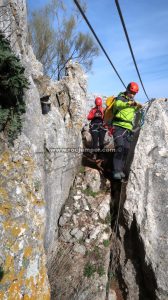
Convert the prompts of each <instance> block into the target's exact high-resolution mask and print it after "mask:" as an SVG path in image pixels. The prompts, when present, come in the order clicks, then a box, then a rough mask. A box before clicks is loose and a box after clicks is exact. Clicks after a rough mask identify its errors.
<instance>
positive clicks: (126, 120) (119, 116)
mask: <svg viewBox="0 0 168 300" xmlns="http://www.w3.org/2000/svg"><path fill="white" fill-rule="evenodd" d="M131 101H132V100H131V99H130V98H128V97H127V96H126V95H125V94H124V93H120V94H119V95H118V96H117V97H116V99H115V102H114V104H113V115H114V117H113V121H112V123H113V125H116V126H120V127H123V128H126V129H129V130H132V129H133V125H134V124H133V122H134V118H135V113H136V111H137V110H138V108H137V107H136V106H130V102H131Z"/></svg>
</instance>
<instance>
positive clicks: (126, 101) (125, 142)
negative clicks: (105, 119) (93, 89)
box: [112, 82, 142, 180]
mask: <svg viewBox="0 0 168 300" xmlns="http://www.w3.org/2000/svg"><path fill="white" fill-rule="evenodd" d="M138 91H139V87H138V84H137V83H136V82H130V83H129V84H128V86H127V89H126V91H125V92H123V93H120V94H119V95H118V96H117V97H116V99H115V102H114V105H113V116H114V117H113V120H112V124H113V126H114V134H113V137H114V144H115V152H114V154H113V172H112V177H113V179H116V180H121V179H122V178H124V177H125V173H124V169H125V164H126V160H127V157H128V153H129V149H130V145H131V140H132V135H133V132H132V130H133V126H134V119H135V114H136V112H137V111H138V110H139V109H140V108H141V107H142V105H141V104H139V103H137V102H136V101H134V97H135V95H136V94H137V93H138Z"/></svg>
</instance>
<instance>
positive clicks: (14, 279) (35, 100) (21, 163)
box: [0, 0, 86, 300]
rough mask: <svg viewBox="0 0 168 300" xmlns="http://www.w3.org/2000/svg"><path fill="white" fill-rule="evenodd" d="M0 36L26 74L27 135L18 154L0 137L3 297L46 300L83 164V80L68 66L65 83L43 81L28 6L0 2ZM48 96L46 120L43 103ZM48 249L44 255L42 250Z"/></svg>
mask: <svg viewBox="0 0 168 300" xmlns="http://www.w3.org/2000/svg"><path fill="white" fill-rule="evenodd" d="M0 11H1V14H0V21H1V22H0V30H1V31H3V32H4V34H5V36H6V37H8V39H9V40H10V43H11V47H12V49H13V51H14V52H15V53H16V54H17V55H18V56H19V58H20V59H21V62H22V63H23V65H24V67H25V74H26V76H27V78H28V80H29V83H30V86H29V89H28V90H27V91H25V102H26V113H25V114H24V115H23V128H22V133H21V135H20V136H19V137H18V139H17V140H16V141H15V143H14V146H13V147H10V148H9V147H8V145H7V142H6V141H5V138H4V136H3V133H1V135H0V162H1V172H0V183H1V187H0V203H1V209H0V226H1V245H0V248H1V253H0V276H1V281H0V298H1V299H38V300H40V299H49V298H50V288H49V284H48V276H47V270H46V267H45V265H46V256H45V253H47V259H48V261H50V253H52V252H53V249H55V243H56V240H57V227H58V226H57V223H58V218H59V214H60V211H61V208H62V206H63V204H64V202H65V200H66V199H67V197H68V195H69V190H70V187H71V185H72V184H73V180H74V178H75V174H76V169H77V167H78V165H79V163H80V157H81V153H74V152H72V151H71V150H69V151H68V152H67V151H66V152H65V151H64V150H63V148H67V147H69V148H74V149H76V148H79V147H80V146H81V134H80V131H81V127H82V121H83V118H84V110H85V98H86V78H85V76H84V73H83V71H82V70H81V68H80V67H79V65H78V64H72V63H69V65H68V66H67V76H65V77H64V78H63V80H61V81H60V82H52V81H50V80H49V79H48V78H44V77H43V72H42V65H41V64H40V63H39V62H38V61H37V60H36V59H35V57H34V54H33V51H32V49H31V47H30V46H29V45H28V44H27V22H26V1H25V0H11V1H5V0H3V1H0ZM43 96H49V101H50V102H51V111H50V112H49V113H48V114H46V115H43V114H42V109H41V103H40V98H41V97H43ZM44 243H45V250H44Z"/></svg>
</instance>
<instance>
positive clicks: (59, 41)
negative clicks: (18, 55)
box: [29, 0, 99, 80]
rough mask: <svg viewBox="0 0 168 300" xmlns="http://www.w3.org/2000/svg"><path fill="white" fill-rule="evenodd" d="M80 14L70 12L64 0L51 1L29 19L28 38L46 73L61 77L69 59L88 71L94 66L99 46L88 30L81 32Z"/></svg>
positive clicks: (34, 12)
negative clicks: (79, 28)
mask: <svg viewBox="0 0 168 300" xmlns="http://www.w3.org/2000/svg"><path fill="white" fill-rule="evenodd" d="M79 22H80V16H79V13H78V12H77V11H76V10H75V9H74V11H73V12H72V14H71V15H68V14H67V10H66V8H65V7H64V4H63V2H62V0H51V2H50V3H48V4H47V5H45V6H44V7H43V8H41V9H40V10H36V11H33V12H32V13H31V16H30V18H29V37H30V43H31V44H32V46H33V49H34V53H35V55H36V57H37V59H38V60H39V61H40V62H41V63H42V64H43V66H44V73H45V74H46V75H49V76H50V77H53V78H57V79H58V80H59V79H60V78H61V77H62V76H63V75H64V74H65V65H66V63H67V62H68V61H69V60H71V59H72V60H77V61H78V62H79V63H80V64H81V65H83V67H84V69H85V71H89V70H90V69H91V67H92V63H93V58H94V57H95V56H97V55H98V53H99V49H98V46H97V44H96V43H95V41H94V40H93V38H92V37H91V35H90V34H89V33H82V32H80V31H78V25H79Z"/></svg>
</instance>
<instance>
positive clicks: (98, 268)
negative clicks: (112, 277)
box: [96, 265, 105, 277]
mask: <svg viewBox="0 0 168 300" xmlns="http://www.w3.org/2000/svg"><path fill="white" fill-rule="evenodd" d="M96 271H97V273H98V274H99V276H100V277H101V276H103V275H104V274H105V270H104V266H103V265H99V266H98V267H97V270H96Z"/></svg>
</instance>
